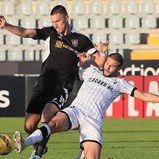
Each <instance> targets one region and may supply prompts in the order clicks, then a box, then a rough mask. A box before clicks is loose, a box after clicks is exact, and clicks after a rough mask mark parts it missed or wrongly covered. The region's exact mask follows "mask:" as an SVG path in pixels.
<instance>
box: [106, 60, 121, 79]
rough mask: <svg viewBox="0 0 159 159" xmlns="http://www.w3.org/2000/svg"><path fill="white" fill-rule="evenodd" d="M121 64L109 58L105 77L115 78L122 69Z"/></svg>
mask: <svg viewBox="0 0 159 159" xmlns="http://www.w3.org/2000/svg"><path fill="white" fill-rule="evenodd" d="M119 64H120V63H119V62H118V61H116V60H114V59H112V58H110V57H108V58H107V60H106V62H105V64H104V76H106V77H113V76H115V75H116V74H117V73H118V71H119V69H120V67H119Z"/></svg>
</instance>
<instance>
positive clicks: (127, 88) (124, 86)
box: [120, 79, 137, 97]
mask: <svg viewBox="0 0 159 159" xmlns="http://www.w3.org/2000/svg"><path fill="white" fill-rule="evenodd" d="M120 88H121V90H120V91H121V93H124V94H128V95H130V96H132V97H133V96H134V91H135V90H136V89H137V88H136V87H135V86H134V85H132V84H130V83H129V82H128V81H126V80H125V79H122V80H121V87H120Z"/></svg>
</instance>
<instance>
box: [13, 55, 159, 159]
mask: <svg viewBox="0 0 159 159" xmlns="http://www.w3.org/2000/svg"><path fill="white" fill-rule="evenodd" d="M122 63H123V58H122V56H121V55H120V54H118V53H112V54H110V55H109V56H108V57H107V59H106V61H105V63H104V68H103V69H100V68H99V67H96V66H90V67H88V68H86V69H81V70H80V75H81V77H82V78H83V80H84V82H83V84H82V86H81V88H80V90H79V92H78V94H77V97H76V98H75V99H74V101H73V102H72V104H71V106H70V107H68V108H65V109H63V110H61V111H60V112H58V113H57V115H56V116H55V117H54V118H53V119H52V120H51V121H50V122H49V123H48V124H47V125H44V126H43V127H41V128H39V129H37V130H36V131H34V132H33V133H32V134H31V135H30V136H29V137H27V138H26V139H23V138H22V136H21V133H20V132H19V131H16V132H15V134H14V139H15V141H16V145H15V150H16V151H17V153H21V152H22V150H23V149H24V148H26V147H27V146H29V145H31V144H35V143H38V142H40V141H42V140H43V139H45V138H46V137H47V136H48V135H50V134H51V133H52V134H54V133H57V132H61V131H67V130H72V129H77V128H78V129H79V133H80V145H81V148H82V149H83V150H84V155H85V157H84V158H86V159H99V158H100V154H101V147H102V124H103V115H104V113H105V111H106V110H107V108H108V107H109V105H110V104H111V103H112V102H113V100H114V99H115V98H116V97H118V96H119V95H121V94H123V93H124V94H128V95H130V96H134V97H136V98H139V99H141V100H143V101H146V102H159V96H158V95H155V94H151V93H146V92H141V91H139V90H138V89H137V88H136V87H135V86H133V85H131V84H130V83H128V82H127V81H126V80H125V79H124V78H117V77H116V75H117V73H118V72H119V70H120V68H121V66H122Z"/></svg>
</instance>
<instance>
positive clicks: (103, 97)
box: [71, 66, 135, 122]
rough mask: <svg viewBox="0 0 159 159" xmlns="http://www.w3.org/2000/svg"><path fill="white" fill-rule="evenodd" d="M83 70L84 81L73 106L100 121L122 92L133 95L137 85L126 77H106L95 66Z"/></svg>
mask: <svg viewBox="0 0 159 159" xmlns="http://www.w3.org/2000/svg"><path fill="white" fill-rule="evenodd" d="M81 72H82V73H81ZM81 72H80V73H81V75H82V77H83V80H84V82H83V84H82V86H81V88H80V90H79V92H78V95H77V97H76V98H75V99H74V101H73V102H72V104H71V106H75V107H78V108H79V109H80V110H81V111H82V112H84V113H85V115H86V116H89V117H91V118H94V119H95V120H96V121H98V122H102V121H103V115H104V113H105V111H106V110H107V108H108V107H109V105H110V104H111V103H112V102H113V100H114V99H115V98H116V97H118V96H119V95H121V94H122V93H124V94H128V95H132V96H133V92H134V91H133V90H135V87H134V86H133V85H131V84H130V83H128V82H127V81H126V80H125V79H124V78H117V77H105V76H104V75H103V71H102V70H100V69H99V68H97V67H95V66H90V67H89V68H87V69H85V70H81Z"/></svg>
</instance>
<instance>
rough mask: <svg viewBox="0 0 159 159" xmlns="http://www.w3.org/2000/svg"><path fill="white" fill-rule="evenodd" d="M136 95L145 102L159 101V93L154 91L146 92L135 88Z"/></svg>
mask: <svg viewBox="0 0 159 159" xmlns="http://www.w3.org/2000/svg"><path fill="white" fill-rule="evenodd" d="M134 97H136V98H138V99H141V100H143V101H145V102H154V103H159V95H156V94H152V93H146V92H142V91H139V90H135V92H134Z"/></svg>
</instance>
